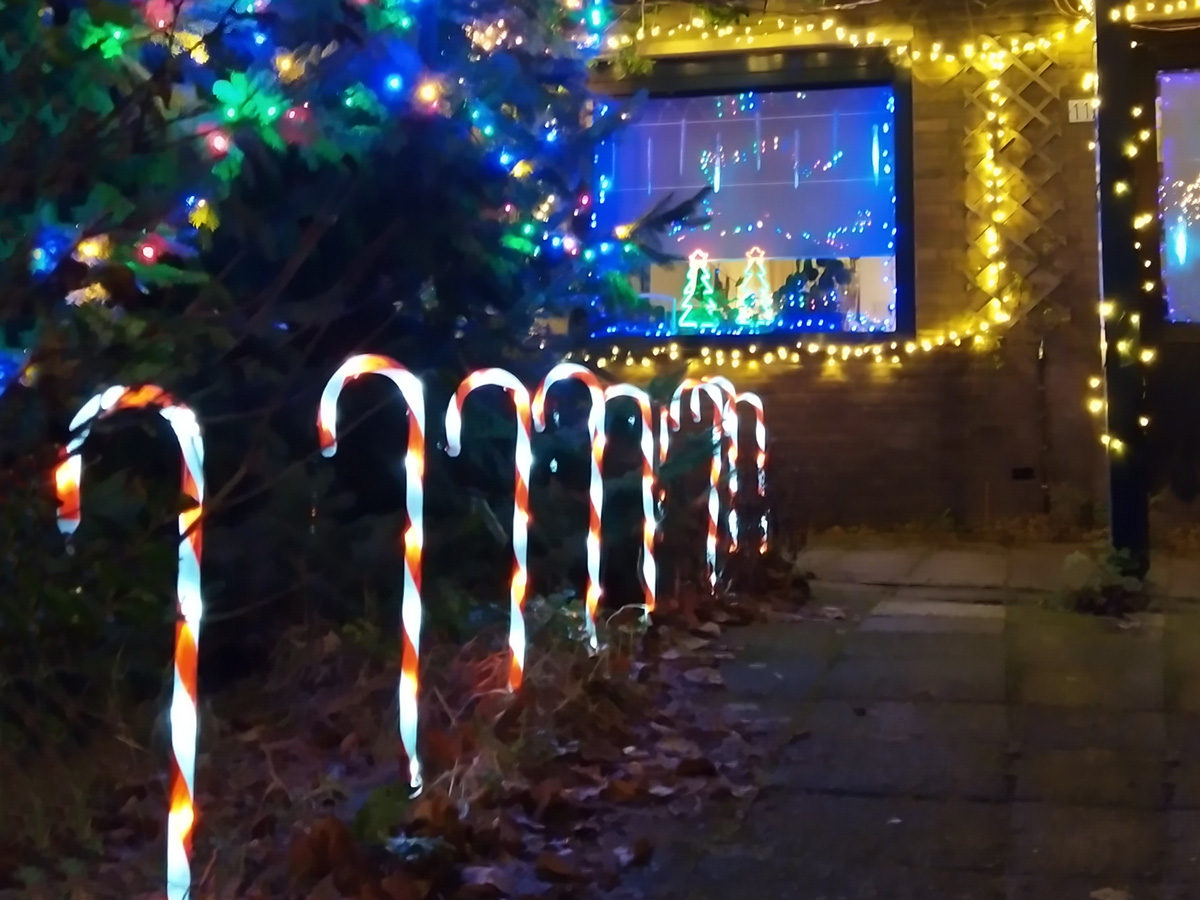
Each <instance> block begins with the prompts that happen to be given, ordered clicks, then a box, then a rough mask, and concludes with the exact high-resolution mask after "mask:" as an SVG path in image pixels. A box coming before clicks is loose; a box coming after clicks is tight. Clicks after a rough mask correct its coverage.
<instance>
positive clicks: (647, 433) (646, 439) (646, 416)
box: [604, 384, 658, 616]
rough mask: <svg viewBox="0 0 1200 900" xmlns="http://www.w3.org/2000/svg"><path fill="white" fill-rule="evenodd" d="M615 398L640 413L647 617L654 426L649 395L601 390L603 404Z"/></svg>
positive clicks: (652, 571) (650, 607) (626, 387)
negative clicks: (629, 402) (626, 400)
mask: <svg viewBox="0 0 1200 900" xmlns="http://www.w3.org/2000/svg"><path fill="white" fill-rule="evenodd" d="M618 397H628V398H630V399H632V400H633V401H634V402H636V403H637V405H638V411H639V412H640V413H641V435H640V442H641V448H642V588H643V590H644V591H645V603H644V606H645V609H646V614H647V616H649V615H650V614H651V613H653V612H654V607H655V597H656V595H657V592H658V570H657V568H656V567H655V563H654V541H655V532H656V530H657V528H656V518H655V512H654V493H655V491H654V469H655V458H654V425H653V417H652V412H653V409H652V407H651V404H650V395H649V394H647V393H646V392H645V391H643V390H642V389H641V388H637V387H634V386H633V385H631V384H614V385H610V386H609V387H607V388H606V389H605V391H604V400H605V403H607V402H609V401H611V400H614V399H616V398H618Z"/></svg>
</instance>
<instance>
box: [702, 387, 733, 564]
mask: <svg viewBox="0 0 1200 900" xmlns="http://www.w3.org/2000/svg"><path fill="white" fill-rule="evenodd" d="M702 380H703V381H704V383H705V384H715V385H716V386H717V387H719V388H720V389H721V391H722V392H723V393H724V394H725V404H724V406H723V407H722V409H721V431H723V432H724V433H725V437H726V438H728V440H729V443H728V444H727V448H728V450H727V453H728V455H727V457H726V463H725V466H726V468H727V469H728V471H729V518H728V522H729V552H730V553H736V552H737V549H738V530H739V529H738V512H737V498H738V414H737V388H735V387H734V386H733V382H732V381H730V380H729V379H728V378H726V377H724V376H723V375H713V376H710V377H707V378H704V379H702ZM692 418H693V419H695V420H696V421H697V422H699V421H700V395H699V394H698V393H696V392H695V391H693V392H692Z"/></svg>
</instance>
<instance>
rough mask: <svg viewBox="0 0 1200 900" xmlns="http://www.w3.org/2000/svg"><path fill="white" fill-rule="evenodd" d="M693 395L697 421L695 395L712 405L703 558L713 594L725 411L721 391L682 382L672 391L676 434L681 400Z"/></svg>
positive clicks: (699, 383) (691, 381) (688, 380)
mask: <svg viewBox="0 0 1200 900" xmlns="http://www.w3.org/2000/svg"><path fill="white" fill-rule="evenodd" d="M688 390H690V391H692V392H693V394H692V414H693V416H694V417H695V419H696V421H697V422H699V421H700V404H699V399H698V398H697V396H696V394H695V392H696V391H702V392H704V393H705V394H707V395H708V399H709V400H711V401H712V405H713V424H712V441H713V456H712V465H711V466H710V467H709V471H708V539H707V542H706V544H705V556H706V559H707V560H708V584H709V587H710V588H712V589H713V590H714V591H715V590H716V587H717V545H718V538H719V533H720V519H721V497H720V489H721V441H722V437H723V435H722V432H723V423H724V407H723V404H722V403H721V389H720V388H719V387H717V386H716V385H715V384H712V383H711V382H703V381H697V380H696V379H694V378H685V379H684V380H683V382H682V383H681V384H680V385H679V387H677V388H676V389H675V394H674V396H672V397H671V425H672V427H673V428H674V429H675V430H676V431H678V430H679V428H680V425H681V422H680V418H679V407H680V400H681V399H682V397H683V393H684V391H688Z"/></svg>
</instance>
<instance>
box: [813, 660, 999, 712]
mask: <svg viewBox="0 0 1200 900" xmlns="http://www.w3.org/2000/svg"><path fill="white" fill-rule="evenodd" d="M821 690H822V693H823V695H824V696H826V697H829V698H831V699H859V700H939V701H951V702H952V701H967V700H970V701H975V702H979V703H1002V702H1004V698H1005V682H1004V661H1003V659H1001V658H996V657H986V656H985V657H980V656H957V657H955V658H954V665H948V664H947V663H946V661H945V660H938V659H905V660H902V661H897V660H892V659H888V658H886V657H875V656H864V657H855V658H846V659H842V660H840V661H839V662H838V663H836V664H835V665H834V667H833V668H832V669H831V670H830V671H829V674H828V676H827V677H826V679H825V681H824V682H823V683H822V685H821Z"/></svg>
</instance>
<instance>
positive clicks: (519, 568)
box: [446, 369, 533, 691]
mask: <svg viewBox="0 0 1200 900" xmlns="http://www.w3.org/2000/svg"><path fill="white" fill-rule="evenodd" d="M488 386H491V387H498V388H502V389H503V390H505V391H507V392H508V393H509V394H510V395H511V396H512V401H513V405H514V406H515V407H516V414H517V446H516V450H515V452H514V454H513V470H514V492H513V530H512V543H513V574H512V584H511V587H510V591H509V626H508V646H509V652H510V659H509V668H508V686H509V688H510V689H511V690H514V691H515V690H517V688H519V687H520V686H521V682H522V681H523V680H524V678H525V594H526V593H527V591H528V590H529V568H528V564H527V560H528V558H529V470H530V468H531V467H532V466H533V449H532V428H533V422H532V414H531V412H530V407H529V391H527V390H526V389H525V385H523V384H521V382H520V381H519V380H518V379H517V377H516V376H515V375H513V374H512V373H511V372H506V371H505V370H504V369H479V370H477V371H475V372H472V373H471V374H470V375H468V376H467V377H466V378H464V379H463V380H462V382H461V383H460V384H459V386H458V390H457V391H456V392H455V394H454V396H453V397H452V398H451V400H450V405H449V406H448V407H447V408H446V452H447V453H448V454H449V455H450V456H458V454H459V453H460V452H462V414H463V404H465V403H466V402H467V397H468V396H469V395H470V393H471V392H472V391H473V390H475V389H476V388H480V387H488Z"/></svg>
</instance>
